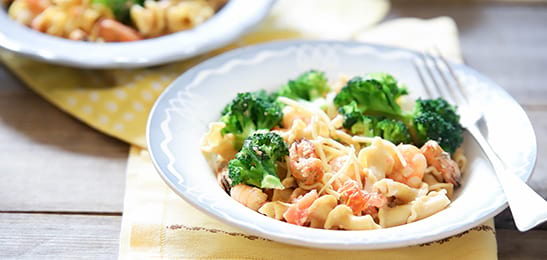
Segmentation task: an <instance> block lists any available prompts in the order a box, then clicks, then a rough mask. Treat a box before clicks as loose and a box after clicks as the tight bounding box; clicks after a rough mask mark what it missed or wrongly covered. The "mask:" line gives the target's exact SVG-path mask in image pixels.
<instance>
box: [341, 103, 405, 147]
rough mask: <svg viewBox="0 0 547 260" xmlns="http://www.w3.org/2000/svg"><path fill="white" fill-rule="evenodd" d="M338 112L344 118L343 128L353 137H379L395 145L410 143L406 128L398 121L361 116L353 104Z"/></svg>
mask: <svg viewBox="0 0 547 260" xmlns="http://www.w3.org/2000/svg"><path fill="white" fill-rule="evenodd" d="M339 111H340V114H342V115H343V116H344V123H343V127H344V128H346V129H348V130H349V131H350V132H351V133H352V134H354V135H362V136H370V137H372V136H380V137H382V138H384V139H386V140H389V141H390V142H392V143H395V144H399V143H410V142H412V139H411V136H410V132H409V130H408V128H407V126H406V125H405V124H404V123H403V122H402V121H400V120H395V119H389V118H382V117H376V116H366V115H363V113H362V112H361V111H360V110H359V109H358V108H357V105H356V104H355V102H352V103H350V104H349V105H346V106H343V107H341V108H340V109H339Z"/></svg>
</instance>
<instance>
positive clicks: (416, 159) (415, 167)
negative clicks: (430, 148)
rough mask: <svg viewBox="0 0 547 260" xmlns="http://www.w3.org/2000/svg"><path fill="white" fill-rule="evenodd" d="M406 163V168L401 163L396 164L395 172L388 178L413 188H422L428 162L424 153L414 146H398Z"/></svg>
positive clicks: (389, 174) (388, 175)
mask: <svg viewBox="0 0 547 260" xmlns="http://www.w3.org/2000/svg"><path fill="white" fill-rule="evenodd" d="M397 150H399V151H400V152H401V154H402V155H403V158H404V159H405V161H406V166H403V165H402V164H401V163H400V162H399V163H396V164H395V166H394V167H393V171H392V172H391V173H388V174H387V177H388V178H390V179H393V180H394V181H398V182H401V183H404V184H406V185H408V186H410V187H412V188H420V185H421V184H422V179H423V177H424V173H425V168H427V162H426V159H425V156H424V155H423V154H422V151H420V149H418V148H417V147H416V146H414V145H410V144H401V145H399V146H397Z"/></svg>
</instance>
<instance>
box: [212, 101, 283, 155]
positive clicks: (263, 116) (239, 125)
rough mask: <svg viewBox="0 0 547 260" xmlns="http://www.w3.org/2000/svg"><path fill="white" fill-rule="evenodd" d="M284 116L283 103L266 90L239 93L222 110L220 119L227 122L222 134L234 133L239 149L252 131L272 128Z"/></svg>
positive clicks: (235, 144)
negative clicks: (269, 94)
mask: <svg viewBox="0 0 547 260" xmlns="http://www.w3.org/2000/svg"><path fill="white" fill-rule="evenodd" d="M282 118H283V112H282V111H281V104H280V103H278V102H277V101H275V100H274V99H273V97H270V96H268V95H267V94H266V92H265V91H258V92H253V93H251V92H245V93H239V94H237V96H236V97H235V98H234V99H233V100H232V102H231V103H230V104H228V105H227V106H226V107H225V108H224V110H223V111H222V117H221V118H220V120H221V121H222V122H224V123H225V124H226V127H224V128H223V129H222V134H227V133H232V134H234V136H235V142H234V147H235V149H236V150H239V149H240V148H241V146H242V145H243V140H245V138H247V136H249V135H250V134H251V133H252V132H254V131H256V130H258V129H266V130H270V129H271V128H272V127H274V126H276V125H278V124H279V122H280V121H281V119H282Z"/></svg>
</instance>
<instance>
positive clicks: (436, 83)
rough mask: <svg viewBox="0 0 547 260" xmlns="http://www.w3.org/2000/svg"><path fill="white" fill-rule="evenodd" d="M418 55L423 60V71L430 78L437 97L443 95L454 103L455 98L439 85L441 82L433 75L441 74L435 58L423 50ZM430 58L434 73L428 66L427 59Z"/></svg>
mask: <svg viewBox="0 0 547 260" xmlns="http://www.w3.org/2000/svg"><path fill="white" fill-rule="evenodd" d="M420 56H421V58H422V60H423V62H424V68H425V71H426V72H427V74H428V75H429V78H430V79H431V82H432V83H433V84H432V85H433V87H434V88H435V91H436V92H437V94H438V97H444V98H445V99H447V101H448V102H450V103H454V101H455V100H454V98H453V97H452V95H451V94H450V93H448V92H446V90H445V89H444V88H443V87H441V86H442V85H441V83H440V82H439V80H438V79H437V77H436V76H435V74H437V75H439V74H441V75H442V72H441V71H439V68H438V65H437V63H436V62H435V59H434V58H433V57H431V56H428V55H427V54H426V53H425V52H422V53H421V55H420ZM431 59H433V60H432V62H433V67H434V68H435V72H436V73H434V70H433V69H431V68H430V66H429V61H430V60H431ZM439 77H440V76H439ZM433 98H435V97H433Z"/></svg>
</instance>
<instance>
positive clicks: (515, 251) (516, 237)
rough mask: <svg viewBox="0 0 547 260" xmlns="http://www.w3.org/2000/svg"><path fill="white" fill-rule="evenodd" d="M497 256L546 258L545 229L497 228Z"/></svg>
mask: <svg viewBox="0 0 547 260" xmlns="http://www.w3.org/2000/svg"><path fill="white" fill-rule="evenodd" d="M496 238H497V239H498V256H499V258H500V259H504V260H505V259H507V260H510V259H518V260H521V259H547V247H545V245H546V244H545V241H547V231H544V230H542V231H528V232H526V233H520V232H518V231H516V230H507V229H497V230H496Z"/></svg>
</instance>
